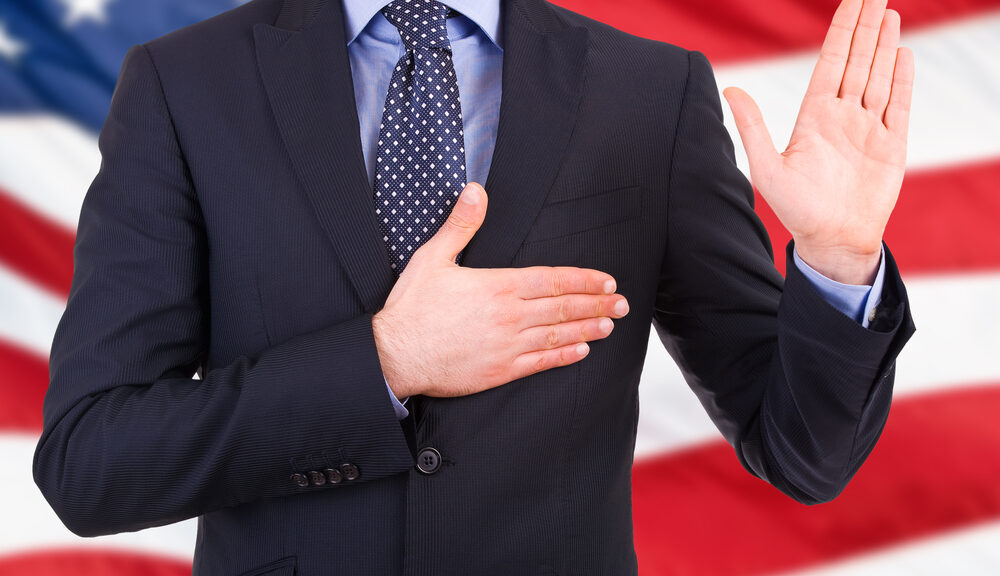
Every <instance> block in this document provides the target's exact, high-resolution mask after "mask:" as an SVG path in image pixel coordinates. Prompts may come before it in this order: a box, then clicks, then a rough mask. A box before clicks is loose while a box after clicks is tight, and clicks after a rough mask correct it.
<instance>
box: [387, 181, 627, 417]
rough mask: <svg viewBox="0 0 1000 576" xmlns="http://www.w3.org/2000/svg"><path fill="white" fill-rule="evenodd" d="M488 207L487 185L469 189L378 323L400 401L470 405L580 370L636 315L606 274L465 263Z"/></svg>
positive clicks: (417, 256)
mask: <svg viewBox="0 0 1000 576" xmlns="http://www.w3.org/2000/svg"><path fill="white" fill-rule="evenodd" d="M486 203H487V197H486V191H485V190H483V189H482V187H481V186H479V185H478V184H475V183H472V184H469V185H468V186H466V187H465V190H463V191H462V195H461V196H460V197H459V201H458V202H456V203H455V206H454V208H453V209H452V212H451V215H450V216H449V217H448V220H447V221H446V222H445V223H444V225H442V226H441V229H440V230H438V232H437V234H435V235H434V236H433V237H432V238H430V239H429V240H427V242H426V243H424V245H423V246H421V247H420V248H419V249H418V250H417V251H416V252H414V253H413V256H412V257H411V258H410V261H409V263H408V264H407V265H406V268H404V269H403V273H402V274H400V276H399V279H398V280H397V282H396V285H395V286H394V287H393V289H392V292H390V293H389V297H388V298H387V300H386V303H385V306H384V307H383V308H382V310H380V311H379V312H378V313H377V314H375V315H374V317H373V318H372V329H373V331H374V333H375V343H376V347H377V348H378V354H379V361H380V363H381V364H382V372H383V374H384V375H385V378H386V381H387V382H388V383H389V387H390V388H391V389H392V391H393V393H394V394H395V395H396V396H397V397H399V398H404V397H407V396H411V395H414V394H424V395H426V396H464V395H467V394H472V393H474V392H479V391H482V390H486V389H488V388H493V387H496V386H500V385H501V384H506V383H507V382H510V381H512V380H516V379H518V378H522V377H524V376H528V375H530V374H534V373H536V372H540V371H542V370H548V369H550V368H555V367H557V366H565V365H567V364H572V363H574V362H577V361H578V360H581V359H582V358H583V357H584V356H586V355H587V352H588V351H589V346H588V345H587V344H586V342H587V341H591V340H597V339H599V338H604V337H606V336H607V335H608V334H610V333H611V330H612V328H613V327H614V322H613V321H612V320H611V319H612V318H621V317H622V316H624V315H625V314H626V313H628V303H627V302H626V300H625V297H623V296H621V295H620V294H615V289H616V288H615V286H616V285H615V280H614V278H612V277H611V276H610V275H608V274H606V273H604V272H600V271H597V270H588V269H583V268H572V267H544V266H535V267H530V268H492V269H490V268H463V267H461V266H458V265H457V264H455V257H456V256H457V255H458V253H459V252H460V251H461V250H463V249H464V248H465V246H466V244H468V243H469V240H471V239H472V237H473V236H474V235H475V233H476V231H478V230H479V226H480V225H481V224H482V223H483V220H484V219H485V218H486Z"/></svg>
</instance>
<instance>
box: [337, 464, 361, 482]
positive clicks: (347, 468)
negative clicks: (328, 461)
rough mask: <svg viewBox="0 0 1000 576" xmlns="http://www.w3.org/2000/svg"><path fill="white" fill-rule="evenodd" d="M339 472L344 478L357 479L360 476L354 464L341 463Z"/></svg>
mask: <svg viewBox="0 0 1000 576" xmlns="http://www.w3.org/2000/svg"><path fill="white" fill-rule="evenodd" d="M340 473H341V474H343V475H344V480H357V479H358V476H361V470H358V467H357V466H355V465H354V464H341V465H340Z"/></svg>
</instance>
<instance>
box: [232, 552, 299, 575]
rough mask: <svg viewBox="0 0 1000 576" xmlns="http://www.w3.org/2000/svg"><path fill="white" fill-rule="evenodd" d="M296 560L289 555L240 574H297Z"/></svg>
mask: <svg viewBox="0 0 1000 576" xmlns="http://www.w3.org/2000/svg"><path fill="white" fill-rule="evenodd" d="M295 560H296V558H295V557H294V556H287V557H285V558H282V559H281V560H276V561H274V562H271V563H270V564H267V565H266V566H259V567H257V568H254V569H253V570H251V571H249V572H244V573H243V574H240V576H295V563H296V562H295Z"/></svg>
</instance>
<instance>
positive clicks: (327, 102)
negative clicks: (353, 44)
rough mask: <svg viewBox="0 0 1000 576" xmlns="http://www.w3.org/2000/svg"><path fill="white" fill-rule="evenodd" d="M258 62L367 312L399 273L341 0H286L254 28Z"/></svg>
mask: <svg viewBox="0 0 1000 576" xmlns="http://www.w3.org/2000/svg"><path fill="white" fill-rule="evenodd" d="M254 41H255V45H256V50H257V64H258V67H259V69H260V73H261V78H262V80H263V83H264V86H265V89H266V91H267V95H268V98H269V99H270V102H271V108H272V110H273V111H274V116H275V119H276V121H277V125H278V129H279V131H280V133H281V136H282V139H283V141H284V144H285V147H286V149H287V151H288V154H289V157H290V158H291V161H292V164H293V166H294V169H295V172H296V175H297V176H298V179H299V182H300V183H301V187H302V190H304V192H305V195H306V196H307V198H308V200H309V203H310V204H311V205H312V208H313V209H314V210H315V213H316V218H317V219H318V220H319V223H320V225H321V227H322V228H323V230H324V231H325V232H326V235H327V237H328V238H329V240H330V242H331V243H332V244H333V246H334V248H335V249H336V251H337V254H338V256H339V259H340V262H341V264H342V265H343V266H344V268H345V269H346V271H347V274H348V275H349V276H350V278H351V281H352V282H353V284H354V288H355V290H356V291H357V293H358V295H359V297H360V298H361V301H362V303H363V305H364V309H365V311H366V312H375V311H377V310H378V309H379V308H380V307H381V306H382V304H383V303H384V302H385V298H386V296H388V294H389V291H390V290H391V289H392V285H393V283H394V281H395V275H394V274H393V272H392V269H391V268H390V266H389V256H388V252H387V250H386V247H385V242H383V240H382V234H381V232H379V229H378V223H377V222H376V220H375V211H374V204H373V200H372V190H371V189H370V188H369V185H368V175H367V172H366V169H365V164H364V156H363V154H362V151H361V139H360V134H359V124H358V114H357V106H356V105H355V101H354V88H353V83H352V81H351V67H350V60H349V58H348V53H347V41H346V40H345V38H344V22H343V12H342V9H341V5H340V1H339V0H285V2H284V4H283V6H282V10H281V12H280V14H279V15H278V18H277V20H276V22H275V24H274V25H268V24H257V25H255V26H254Z"/></svg>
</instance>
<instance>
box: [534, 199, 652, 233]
mask: <svg viewBox="0 0 1000 576" xmlns="http://www.w3.org/2000/svg"><path fill="white" fill-rule="evenodd" d="M641 214H642V190H641V189H640V188H639V186H638V185H631V186H620V187H617V188H614V189H611V190H606V191H603V192H598V193H597V194H590V195H588V196H584V197H582V198H570V199H566V200H560V201H558V202H553V203H551V204H546V205H544V206H542V209H541V210H539V211H538V215H537V216H536V217H535V222H534V224H533V225H532V227H531V230H530V231H529V232H528V236H527V237H526V238H525V239H524V242H525V243H528V242H537V241H539V240H549V239H552V238H559V237H561V236H569V235H570V234H576V233H578V232H584V231H587V230H593V229H595V228H601V227H604V226H608V225H610V224H616V223H619V222H624V221H626V220H631V219H633V218H637V217H638V216H640V215H641Z"/></svg>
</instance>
